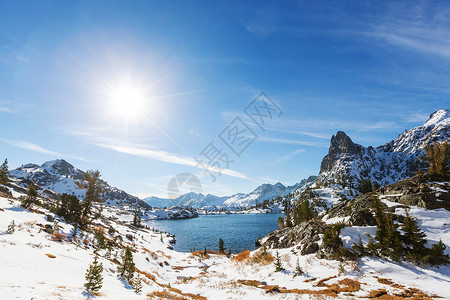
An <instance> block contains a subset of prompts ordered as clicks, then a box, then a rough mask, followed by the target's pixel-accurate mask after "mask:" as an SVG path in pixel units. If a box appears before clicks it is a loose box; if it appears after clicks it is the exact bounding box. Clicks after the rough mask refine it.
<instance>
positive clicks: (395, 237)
mask: <svg viewBox="0 0 450 300" xmlns="http://www.w3.org/2000/svg"><path fill="white" fill-rule="evenodd" d="M372 201H373V208H374V210H375V220H376V221H377V234H376V236H375V240H376V241H377V243H376V245H375V246H376V248H377V249H379V252H378V253H377V254H378V255H382V256H387V257H390V258H391V259H393V260H398V259H399V258H400V257H401V256H402V254H403V247H402V238H401V235H400V232H399V231H398V230H397V229H398V227H399V226H398V224H396V223H394V221H393V219H392V216H391V215H388V214H386V213H385V212H384V211H383V209H382V207H381V201H380V199H378V197H376V196H373V197H372Z"/></svg>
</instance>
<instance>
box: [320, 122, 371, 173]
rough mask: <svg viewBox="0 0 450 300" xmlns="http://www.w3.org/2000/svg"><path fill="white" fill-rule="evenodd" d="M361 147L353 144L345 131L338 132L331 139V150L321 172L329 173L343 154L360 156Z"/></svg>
mask: <svg viewBox="0 0 450 300" xmlns="http://www.w3.org/2000/svg"><path fill="white" fill-rule="evenodd" d="M361 148H362V147H361V146H360V145H357V144H355V143H353V141H352V139H351V138H350V137H349V136H348V135H346V134H345V132H343V131H338V132H337V133H336V135H333V136H332V137H331V142H330V149H329V150H328V154H327V155H326V156H325V157H324V158H323V160H322V164H321V166H320V172H328V171H330V170H331V168H332V167H333V164H334V163H335V162H336V161H337V160H338V159H339V158H340V156H341V155H342V154H349V155H352V154H360V153H361Z"/></svg>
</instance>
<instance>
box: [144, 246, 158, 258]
mask: <svg viewBox="0 0 450 300" xmlns="http://www.w3.org/2000/svg"><path fill="white" fill-rule="evenodd" d="M142 250H144V251H145V252H147V253H148V254H150V256H151V257H152V258H153V259H154V260H157V259H158V255H157V254H156V253H155V252H153V251H150V250H148V249H147V248H145V247H142Z"/></svg>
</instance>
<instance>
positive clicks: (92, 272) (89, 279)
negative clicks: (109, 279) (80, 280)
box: [84, 255, 103, 293]
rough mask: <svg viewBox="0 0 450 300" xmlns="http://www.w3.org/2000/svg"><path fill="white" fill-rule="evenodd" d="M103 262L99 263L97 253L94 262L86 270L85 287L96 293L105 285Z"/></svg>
mask: <svg viewBox="0 0 450 300" xmlns="http://www.w3.org/2000/svg"><path fill="white" fill-rule="evenodd" d="M102 272H103V264H102V263H98V261H97V255H96V256H95V258H94V262H93V263H92V264H91V265H90V266H89V268H88V270H87V272H86V276H85V279H86V283H85V284H84V287H85V288H86V290H87V291H88V292H89V293H95V292H97V291H99V290H100V289H101V288H102V286H103V276H102Z"/></svg>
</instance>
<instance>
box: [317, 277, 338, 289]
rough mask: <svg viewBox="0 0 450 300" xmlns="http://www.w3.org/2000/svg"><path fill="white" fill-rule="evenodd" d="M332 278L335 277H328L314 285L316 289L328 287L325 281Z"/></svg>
mask: <svg viewBox="0 0 450 300" xmlns="http://www.w3.org/2000/svg"><path fill="white" fill-rule="evenodd" d="M333 278H336V275H335V276H330V277H327V278H324V279H321V280H319V281H318V282H317V283H316V285H315V286H317V287H323V286H328V285H327V284H326V283H325V281H328V280H330V279H333Z"/></svg>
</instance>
